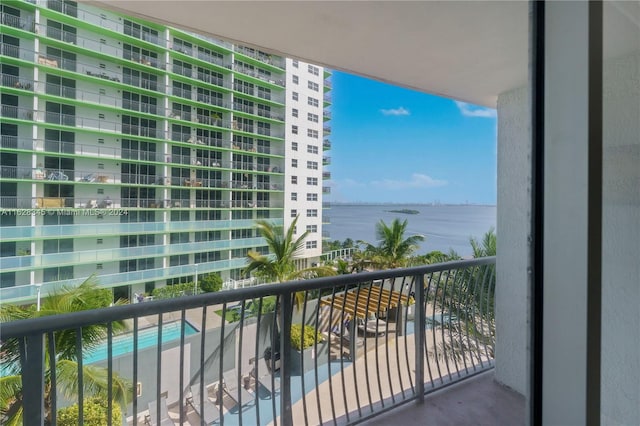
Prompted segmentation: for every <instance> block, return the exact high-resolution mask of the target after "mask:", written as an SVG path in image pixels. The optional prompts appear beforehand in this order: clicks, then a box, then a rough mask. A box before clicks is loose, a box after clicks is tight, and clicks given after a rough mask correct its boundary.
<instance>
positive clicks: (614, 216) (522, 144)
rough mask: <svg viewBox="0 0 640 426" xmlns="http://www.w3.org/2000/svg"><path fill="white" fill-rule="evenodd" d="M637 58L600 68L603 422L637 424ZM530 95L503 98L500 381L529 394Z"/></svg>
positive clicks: (500, 114)
mask: <svg viewBox="0 0 640 426" xmlns="http://www.w3.org/2000/svg"><path fill="white" fill-rule="evenodd" d="M638 81H640V54H638V53H636V54H633V55H627V56H625V57H623V58H616V59H612V60H607V61H606V62H605V68H604V102H605V104H604V167H603V180H604V188H603V189H604V192H603V202H604V206H603V282H602V286H603V291H602V329H603V338H602V407H601V409H602V422H603V424H612V425H613V424H620V425H623V424H637V422H638V419H639V418H640V404H638V398H639V396H640V337H639V336H640V333H639V332H638V330H640V308H638V306H640V262H638V259H640V136H639V135H640V85H638ZM529 115H530V113H529V99H528V91H527V89H526V88H522V89H516V90H513V91H510V92H506V93H504V94H502V95H500V97H499V98H498V222H497V233H498V260H497V283H498V285H497V291H496V327H497V329H496V371H495V377H496V380H497V381H499V382H501V383H503V384H505V385H507V386H509V387H511V388H513V389H514V390H516V391H518V392H520V393H523V394H525V395H526V394H527V383H528V381H527V380H528V379H527V377H528V369H529V364H528V352H527V345H528V340H527V339H528V287H529V285H528V284H529V276H528V273H527V267H528V256H529V251H528V250H529V245H528V229H529V223H530V215H531V202H530V195H531V194H530V190H531V172H530V170H531V165H530V164H531V159H530V154H531V144H530V119H529Z"/></svg>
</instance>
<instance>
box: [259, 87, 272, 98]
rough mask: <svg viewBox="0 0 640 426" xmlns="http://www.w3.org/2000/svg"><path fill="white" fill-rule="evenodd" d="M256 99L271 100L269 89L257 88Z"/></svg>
mask: <svg viewBox="0 0 640 426" xmlns="http://www.w3.org/2000/svg"><path fill="white" fill-rule="evenodd" d="M258 97H259V98H262V99H267V100H271V89H268V88H266V87H262V86H258Z"/></svg>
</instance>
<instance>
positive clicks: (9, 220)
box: [0, 0, 330, 303]
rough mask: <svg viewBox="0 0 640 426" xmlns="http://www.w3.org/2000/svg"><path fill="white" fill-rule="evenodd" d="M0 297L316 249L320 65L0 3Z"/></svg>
mask: <svg viewBox="0 0 640 426" xmlns="http://www.w3.org/2000/svg"><path fill="white" fill-rule="evenodd" d="M0 13H1V18H2V19H1V21H0V24H1V25H0V53H1V55H0V72H1V80H2V86H1V87H0V89H1V93H2V94H1V98H2V109H1V117H0V119H1V136H2V138H1V144H0V191H1V198H0V208H2V210H1V212H0V300H2V302H3V303H5V302H11V301H15V302H20V301H29V300H33V299H34V298H35V297H36V294H37V292H38V291H40V290H41V291H42V292H44V293H46V292H47V291H49V290H51V289H53V288H55V287H57V286H59V285H62V284H75V283H79V282H81V281H83V280H84V279H86V278H87V277H88V276H90V275H92V274H96V275H97V277H98V280H99V283H100V284H101V285H103V286H106V287H113V288H114V293H115V295H116V296H117V297H122V296H124V297H130V296H131V295H132V294H133V293H134V292H136V293H142V292H149V291H151V290H152V289H153V288H155V287H157V286H163V285H167V284H173V283H177V282H187V281H192V280H193V278H194V275H195V274H198V275H202V274H207V273H210V272H218V273H220V275H221V276H222V277H223V279H224V280H229V279H240V278H241V277H242V269H243V268H244V266H245V264H246V253H247V251H248V250H250V249H253V250H257V251H259V252H263V253H267V251H268V250H267V247H266V246H265V245H264V242H263V241H262V239H261V238H260V237H259V236H258V235H257V233H256V231H255V228H254V225H255V220H256V219H268V220H270V221H272V222H274V223H276V224H285V225H287V224H289V223H291V220H292V217H293V216H295V215H296V214H299V215H300V220H299V222H298V229H297V230H296V232H297V233H298V234H300V233H302V232H304V231H305V230H307V229H308V230H309V231H310V232H311V233H310V237H309V238H308V239H307V246H306V250H305V253H304V255H303V257H304V258H305V259H306V260H305V262H307V263H308V262H313V261H314V259H317V258H318V256H319V255H320V253H321V248H322V223H323V219H322V217H323V215H322V208H323V201H322V200H323V193H324V191H326V189H325V190H323V185H322V181H323V178H325V179H326V178H328V174H327V173H326V172H323V166H324V165H326V164H328V158H327V157H325V156H324V152H325V150H326V149H328V148H329V147H330V144H329V141H328V140H327V139H325V137H324V135H325V134H327V133H328V132H329V128H328V127H327V126H326V125H325V124H324V123H325V120H327V119H328V118H330V117H329V115H328V112H327V111H326V110H325V108H326V107H327V106H329V104H330V99H329V97H328V95H329V93H325V91H326V90H328V88H329V84H328V82H327V81H326V79H327V77H329V73H328V72H326V71H325V70H323V69H322V68H321V67H318V66H315V65H312V64H307V63H303V62H298V61H293V60H290V59H285V58H281V57H277V56H274V55H271V54H268V53H265V52H262V51H259V50H255V49H252V48H248V47H245V46H239V45H233V44H231V43H228V42H225V41H221V40H216V39H212V38H208V37H202V36H199V35H195V34H192V33H189V32H185V31H182V30H179V29H176V28H170V27H166V26H162V25H158V24H155V23H149V22H143V21H140V20H138V19H134V18H131V17H127V16H121V15H118V14H116V13H113V12H111V11H106V10H101V9H98V8H95V7H92V6H90V5H87V4H77V3H75V2H69V1H60V0H30V1H15V2H3V3H2V4H0Z"/></svg>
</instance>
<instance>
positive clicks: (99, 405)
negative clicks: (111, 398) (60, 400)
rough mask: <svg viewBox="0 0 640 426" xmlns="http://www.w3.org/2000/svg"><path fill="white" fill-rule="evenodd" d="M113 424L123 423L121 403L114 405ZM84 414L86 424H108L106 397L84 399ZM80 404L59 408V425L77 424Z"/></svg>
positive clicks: (69, 425)
mask: <svg viewBox="0 0 640 426" xmlns="http://www.w3.org/2000/svg"><path fill="white" fill-rule="evenodd" d="M112 407H113V411H112V413H111V424H114V425H120V424H122V412H121V410H120V405H118V404H116V403H114V404H113V405H112ZM83 416H84V424H85V425H106V424H108V423H107V416H108V413H107V401H106V400H105V399H104V398H100V397H93V398H87V399H85V400H84V405H83ZM78 417H79V413H78V404H73V405H71V406H69V407H66V408H61V409H59V410H58V415H57V424H58V425H59V426H76V425H77V424H78Z"/></svg>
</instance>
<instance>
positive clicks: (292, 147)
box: [291, 142, 298, 151]
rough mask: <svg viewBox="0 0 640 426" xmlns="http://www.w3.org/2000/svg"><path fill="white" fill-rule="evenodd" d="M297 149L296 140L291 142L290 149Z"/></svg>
mask: <svg viewBox="0 0 640 426" xmlns="http://www.w3.org/2000/svg"><path fill="white" fill-rule="evenodd" d="M297 150H298V142H291V151H297Z"/></svg>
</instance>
